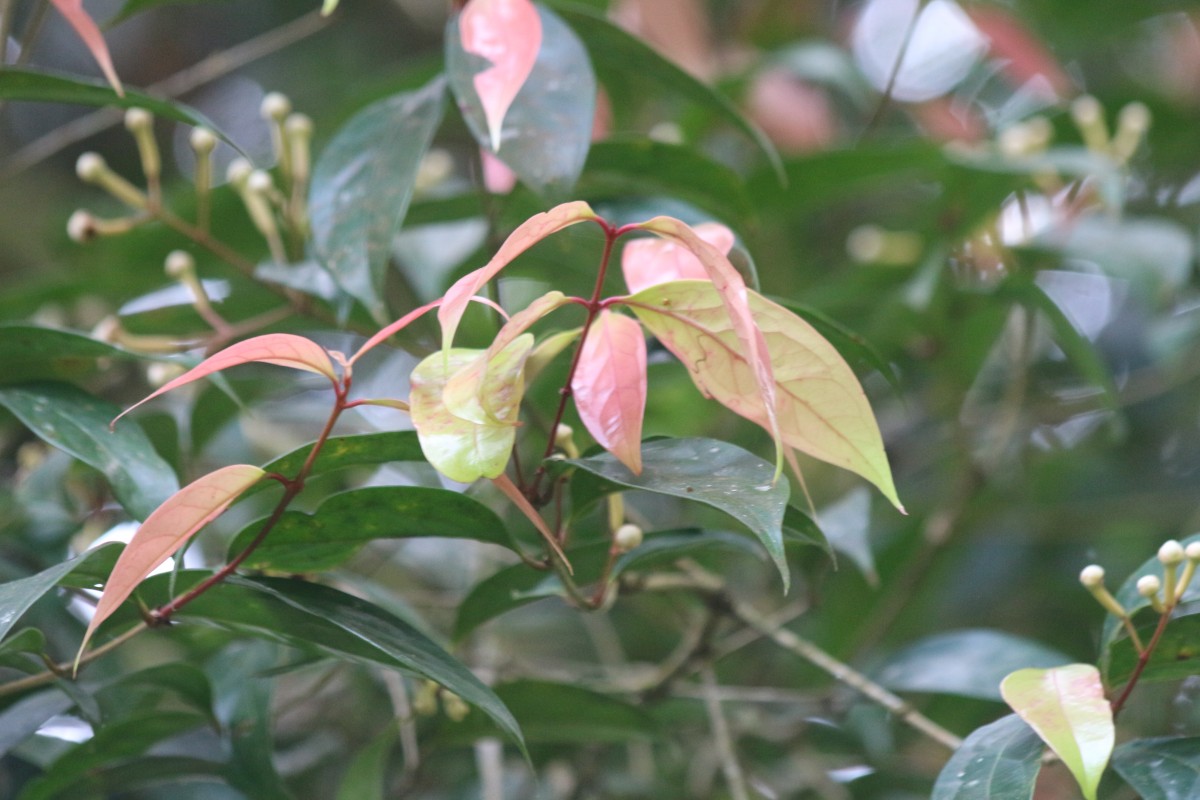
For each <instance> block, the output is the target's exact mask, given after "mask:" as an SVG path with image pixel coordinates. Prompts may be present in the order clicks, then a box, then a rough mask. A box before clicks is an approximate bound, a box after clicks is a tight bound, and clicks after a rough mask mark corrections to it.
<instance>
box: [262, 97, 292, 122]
mask: <svg viewBox="0 0 1200 800" xmlns="http://www.w3.org/2000/svg"><path fill="white" fill-rule="evenodd" d="M259 110H260V112H261V113H262V115H263V119H273V120H275V121H277V122H282V121H283V118H284V117H286V116H287V115H288V114H290V113H292V101H291V100H289V99H288V98H287V95H285V94H283V93H282V92H268V93H267V95H266V96H265V97H263V99H262V105H261V106H260V107H259Z"/></svg>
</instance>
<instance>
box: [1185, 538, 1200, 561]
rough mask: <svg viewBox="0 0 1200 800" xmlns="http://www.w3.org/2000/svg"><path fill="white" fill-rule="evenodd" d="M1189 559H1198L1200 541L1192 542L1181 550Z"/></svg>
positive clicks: (1199, 559)
mask: <svg viewBox="0 0 1200 800" xmlns="http://www.w3.org/2000/svg"><path fill="white" fill-rule="evenodd" d="M1183 554H1184V555H1185V556H1187V557H1188V560H1189V561H1200V542H1192V543H1191V544H1189V545H1188V546H1187V548H1186V549H1185V550H1184V551H1183Z"/></svg>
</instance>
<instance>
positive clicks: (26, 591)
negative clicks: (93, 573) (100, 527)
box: [0, 545, 121, 639]
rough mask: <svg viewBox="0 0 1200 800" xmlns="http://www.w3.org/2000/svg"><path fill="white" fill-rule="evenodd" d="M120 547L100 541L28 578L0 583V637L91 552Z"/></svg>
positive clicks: (82, 562)
mask: <svg viewBox="0 0 1200 800" xmlns="http://www.w3.org/2000/svg"><path fill="white" fill-rule="evenodd" d="M120 549H121V548H120V547H113V546H112V545H104V546H102V547H97V548H96V549H95V550H88V551H85V552H83V553H80V554H79V555H77V556H75V557H74V558H72V559H69V560H67V561H64V562H62V563H61V564H55V565H54V566H53V567H49V568H47V569H44V570H42V571H41V572H39V573H37V574H36V575H30V576H29V577H28V578H20V579H18V580H15V581H9V582H8V583H0V639H3V638H4V637H5V636H6V635H7V634H8V632H9V631H10V630H12V627H13V625H15V624H16V623H17V620H18V619H20V618H21V615H22V614H24V613H25V612H26V611H28V610H29V607H30V606H32V605H33V604H34V603H36V602H37V601H38V600H40V599H41V598H42V597H43V596H44V595H45V594H46V593H47V592H49V591H50V590H51V589H53V588H54V587H55V586H57V585H58V584H59V582H61V581H62V580H63V579H64V578H66V577H67V576H68V575H70V574H71V573H72V572H74V571H75V570H76V569H79V568H80V567H82V566H83V565H84V564H85V563H86V562H87V561H88V560H89V559H91V558H92V557H93V556H97V555H100V554H105V555H107V554H110V553H112V552H114V551H119V550H120Z"/></svg>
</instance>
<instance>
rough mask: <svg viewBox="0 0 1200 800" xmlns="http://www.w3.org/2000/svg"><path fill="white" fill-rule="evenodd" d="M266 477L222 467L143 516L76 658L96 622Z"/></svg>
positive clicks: (241, 466) (249, 469)
mask: <svg viewBox="0 0 1200 800" xmlns="http://www.w3.org/2000/svg"><path fill="white" fill-rule="evenodd" d="M265 474H266V473H265V472H263V471H262V470H261V469H259V468H258V467H252V466H249V465H248V464H234V465H233V466H230V467H222V468H221V469H219V470H217V471H216V472H212V473H209V474H208V475H205V476H204V477H202V478H199V479H197V480H196V481H194V482H192V483H190V484H188V485H187V486H185V487H183V488H182V489H180V490H179V491H178V492H176V493H175V494H173V495H171V496H170V497H169V498H167V500H166V502H164V503H163V504H162V505H161V506H159V507H158V508H156V509H155V510H154V511H153V512H152V513H151V514H150V516H148V517H146V521H145V522H143V523H142V525H141V527H139V528H138V529H137V533H135V534H134V535H133V538H132V539H130V540H129V544H127V545H126V546H125V550H124V551H123V552H122V553H121V557H120V558H118V559H117V563H116V565H115V566H114V567H113V571H112V574H111V575H109V576H108V581H107V582H106V583H105V585H104V593H103V594H101V595H100V602H99V603H97V604H96V613H95V614H94V615H93V616H92V621H91V622H90V623H89V624H88V628H87V632H86V633H85V634H84V636H83V643H82V644H80V645H79V653H80V655H82V654H83V650H84V648H85V647H87V643H88V641H89V640H90V639H91V638H92V634H93V633H94V632H95V631H96V628H98V627H99V626H100V623H102V622H103V621H104V620H106V619H108V617H109V615H111V614H112V613H113V612H114V611H116V610H117V607H118V606H119V605H121V603H123V602H125V600H126V599H127V598H128V597H129V595H131V594H133V590H134V589H136V588H137V585H138V584H139V583H141V582H142V580H143V579H144V578H145V577H146V576H147V575H149V574H150V573H151V572H153V571H154V570H155V569H156V568H157V567H158V566H159V565H161V564H162V563H163V562H164V561H166V560H167V558H168V557H169V556H170V555H171V553H173V552H175V551H176V550H177V549H179V547H180V546H181V545H182V544H183V543H184V542H186V541H187V540H188V539H189V538H191V536H192V535H193V534H195V533H196V532H197V531H199V530H200V529H201V528H203V527H204V526H205V525H207V524H208V523H209V522H211V521H212V520H213V519H215V518H216V517H217V516H218V515H219V514H220V513H221V512H222V511H224V510H225V509H226V508H227V507H228V506H229V504H230V503H232V502H233V501H234V500H236V499H237V497H238V495H240V494H241V493H242V492H244V491H246V490H247V489H249V488H250V487H251V486H253V485H254V484H255V483H257V482H258V481H259V479H261V478H262V476H263V475H265ZM76 663H78V656H77V657H76Z"/></svg>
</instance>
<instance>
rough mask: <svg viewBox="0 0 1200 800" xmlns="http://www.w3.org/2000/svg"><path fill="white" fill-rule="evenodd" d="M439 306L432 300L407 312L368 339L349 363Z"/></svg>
mask: <svg viewBox="0 0 1200 800" xmlns="http://www.w3.org/2000/svg"><path fill="white" fill-rule="evenodd" d="M441 304H442V301H441V300H434V301H433V302H432V303H426V304H425V305H423V306H421V307H420V308H414V309H413V310H412V311H410V312H408V313H407V314H405V315H404V316H403V317H401V318H400V319H398V320H396V321H395V322H393V323H392V324H391V325H387V326H384V328H383V329H381V330H380V331H379V333H377V334H375V335H374V336H372V337H371V338H370V339H367V341H366V344H364V345H363V346H362V347H360V348H358V352H357V353H355V354H354V355H353V356H351V357H350V363H351V364H353V363H354V362H355V361H358V359H359V358H361V357H362V356H363V355H364V354H365V353H366V352H367V351H368V350H370V349H371V348H372V347H374V346H375V345H377V344H379V343H380V342H382V341H384V340H386V339H389V338H391V337H392V336H393V335H395V334H397V333H399V332H400V331H402V330H404V329H405V328H407V327H408V326H409V325H411V324H412V322H413V320H415V319H417V317H419V316H421V315H422V314H424V313H425V312H426V311H428V310H429V309H431V308H436V307H437V306H440V305H441Z"/></svg>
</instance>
